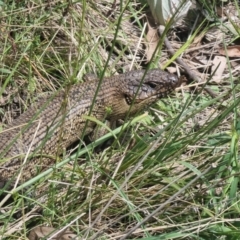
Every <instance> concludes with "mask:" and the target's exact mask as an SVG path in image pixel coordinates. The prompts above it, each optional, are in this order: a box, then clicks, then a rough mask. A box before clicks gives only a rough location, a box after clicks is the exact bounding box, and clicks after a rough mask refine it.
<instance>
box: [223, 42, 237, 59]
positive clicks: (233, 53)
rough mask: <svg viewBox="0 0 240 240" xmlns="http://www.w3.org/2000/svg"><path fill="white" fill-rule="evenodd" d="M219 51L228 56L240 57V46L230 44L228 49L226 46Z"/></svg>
mask: <svg viewBox="0 0 240 240" xmlns="http://www.w3.org/2000/svg"><path fill="white" fill-rule="evenodd" d="M218 52H219V53H220V54H222V55H224V56H228V57H240V46H239V45H235V46H228V47H227V48H226V50H225V49H224V48H220V49H218Z"/></svg>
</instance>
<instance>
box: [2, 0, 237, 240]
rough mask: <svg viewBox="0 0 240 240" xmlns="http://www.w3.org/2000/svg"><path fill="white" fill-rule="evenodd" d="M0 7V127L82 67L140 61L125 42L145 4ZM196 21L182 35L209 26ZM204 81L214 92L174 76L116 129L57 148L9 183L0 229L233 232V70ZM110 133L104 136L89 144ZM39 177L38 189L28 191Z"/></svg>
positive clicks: (114, 234) (123, 67)
mask: <svg viewBox="0 0 240 240" xmlns="http://www.w3.org/2000/svg"><path fill="white" fill-rule="evenodd" d="M233 3H235V2H234V1H233ZM205 4H206V1H205ZM208 4H209V3H208ZM211 4H212V5H211V6H210V5H208V6H209V8H208V11H210V15H211V16H212V15H213V14H214V12H213V9H214V8H213V4H215V3H211ZM0 6H1V10H0V11H1V16H2V17H1V18H0V19H1V21H0V25H1V30H0V31H1V34H0V41H1V45H0V48H1V52H2V54H1V55H0V58H1V61H0V81H1V88H0V96H1V99H0V100H1V101H0V102H1V106H0V107H1V108H0V112H1V120H2V123H3V126H2V128H3V129H4V127H5V126H4V124H7V123H10V122H11V119H12V118H15V117H16V116H18V115H19V114H20V112H23V111H25V110H26V109H27V108H28V107H29V105H31V104H32V103H33V102H34V101H35V100H36V96H39V95H40V96H42V95H44V94H45V92H53V91H56V90H58V89H61V88H64V87H66V86H68V85H71V84H74V83H76V82H81V81H82V76H83V75H84V74H85V73H89V72H93V73H95V74H97V75H98V76H99V77H102V76H103V75H104V76H106V75H107V76H108V75H112V74H115V73H116V72H125V71H128V70H129V69H128V68H127V67H128V66H130V65H131V64H132V63H133V65H134V68H141V65H142V60H143V58H142V53H143V52H144V46H143V45H142V44H140V48H139V49H136V46H137V44H138V42H139V36H141V29H142V28H143V23H142V19H141V17H142V16H143V15H142V14H143V11H145V8H143V5H141V4H138V3H136V2H135V1H131V2H128V1H121V3H120V5H117V7H116V9H115V11H113V12H111V11H110V10H111V9H112V8H113V9H114V5H112V3H111V2H108V1H102V2H101V3H95V2H94V1H78V2H70V1H58V0H56V1H53V2H51V3H49V2H48V1H35V0H33V1H30V2H29V1H11V3H9V4H5V3H4V2H1V1H0ZM109 11H110V13H112V14H113V15H108V14H109ZM211 11H212V12H211ZM133 22H134V24H133ZM205 24H206V23H205V22H204V23H203V24H202V28H199V29H197V34H196V35H194V34H193V37H192V39H191V38H190V39H191V40H194V39H195V38H197V36H199V35H200V34H201V33H202V32H204V33H205V31H206V29H209V28H212V27H213V26H212V25H205ZM235 27H236V26H235ZM206 32H207V31H206ZM231 38H232V39H234V38H236V36H232V35H230V36H228V39H226V40H227V41H231ZM188 44H189V48H190V46H191V42H190V41H188ZM185 49H187V46H186V45H185V46H184V50H185ZM207 50H208V49H207ZM136 51H137V55H135V53H136ZM159 52H161V51H159ZM161 54H162V58H159V55H158V56H156V58H159V59H160V61H161V59H164V57H166V55H164V52H161ZM187 56H188V55H187ZM173 59H174V57H173ZM228 61H229V63H230V60H229V59H228ZM165 63H166V62H164V63H162V65H164V64H165ZM168 64H169V63H168ZM232 70H233V69H232V65H230V64H229V65H228V70H227V71H228V72H230V73H231V72H232ZM208 85H209V87H211V89H213V90H214V91H215V92H216V93H217V97H216V98H214V99H213V98H211V97H210V96H209V95H207V94H206V92H205V91H204V90H203V89H201V87H199V88H198V89H197V90H196V89H195V88H190V87H189V88H188V87H187V86H185V87H183V88H182V89H180V90H179V91H177V92H176V93H175V94H173V95H171V96H169V97H168V98H166V99H164V100H161V101H159V102H158V103H157V104H155V105H154V106H152V107H151V109H148V114H147V113H142V115H138V116H136V117H135V118H133V120H132V121H131V122H126V124H125V128H124V131H123V130H122V128H117V129H115V130H112V132H109V133H108V135H105V136H104V137H103V138H101V139H98V140H97V141H96V142H93V143H90V144H89V145H87V146H86V147H82V149H81V150H79V151H77V152H76V151H75V152H73V153H72V154H71V155H70V153H69V152H66V153H64V155H63V156H62V158H61V159H58V160H57V161H58V162H57V165H56V167H55V168H52V169H49V170H47V171H46V172H44V173H41V174H39V175H38V176H36V177H35V178H34V179H31V180H30V181H29V182H27V183H25V184H22V185H21V186H19V187H18V188H17V190H15V191H14V194H13V200H12V201H10V202H7V204H5V205H4V207H2V208H1V212H0V226H1V229H0V234H1V237H2V238H3V239H4V237H6V239H25V238H26V236H28V234H29V231H30V230H31V229H32V228H33V227H35V226H39V225H44V226H51V227H54V228H56V229H58V230H60V229H63V228H70V230H71V231H72V232H74V233H75V234H77V235H78V237H79V238H80V239H129V238H131V239H145V240H150V239H151V240H153V239H239V232H240V230H239V225H240V218H239V189H238V186H239V172H240V171H239V160H240V158H239V133H240V122H239V101H240V100H239V93H238V92H239V78H235V76H232V75H231V74H230V77H229V78H228V79H226V80H224V81H222V82H221V84H218V85H217V84H216V83H214V82H211V81H210V83H208ZM99 124H101V123H99ZM113 134H114V135H115V136H116V137H115V138H114V140H113V142H112V143H111V145H110V146H109V147H107V148H101V151H94V148H96V147H97V146H98V144H100V143H102V142H106V141H107V139H108V138H109V136H112V135H113ZM84 146H85V145H84ZM46 184H49V191H48V192H47V193H44V194H43V196H42V198H41V199H38V198H35V197H34V193H35V191H37V190H36V189H38V188H39V187H40V186H41V185H46ZM25 186H28V187H27V188H24V187H25ZM61 189H64V191H62V190H61ZM39 208H41V209H42V211H41V212H38V209H39ZM19 212H20V213H21V214H17V213H19ZM33 213H34V214H33ZM19 215H21V217H19ZM128 235H129V236H128Z"/></svg>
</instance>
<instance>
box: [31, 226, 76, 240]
mask: <svg viewBox="0 0 240 240" xmlns="http://www.w3.org/2000/svg"><path fill="white" fill-rule="evenodd" d="M55 233H57V235H55ZM46 236H48V237H49V238H50V236H53V238H51V239H53V240H70V239H78V238H77V235H76V234H74V233H73V232H71V231H70V230H68V229H65V230H63V231H62V230H60V231H59V230H57V229H55V228H52V227H44V226H39V227H35V228H34V229H32V230H31V231H30V233H29V235H28V239H29V240H39V239H41V238H43V237H46Z"/></svg>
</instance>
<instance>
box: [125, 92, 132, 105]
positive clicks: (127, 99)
mask: <svg viewBox="0 0 240 240" xmlns="http://www.w3.org/2000/svg"><path fill="white" fill-rule="evenodd" d="M124 98H125V101H126V103H127V104H128V105H131V104H132V100H131V98H130V97H129V96H128V95H126V94H125V95H124Z"/></svg>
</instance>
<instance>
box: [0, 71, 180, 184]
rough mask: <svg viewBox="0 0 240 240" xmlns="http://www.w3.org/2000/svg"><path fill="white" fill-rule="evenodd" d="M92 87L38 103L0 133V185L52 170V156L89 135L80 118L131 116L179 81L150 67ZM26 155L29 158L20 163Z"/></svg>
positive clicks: (75, 88)
mask: <svg viewBox="0 0 240 240" xmlns="http://www.w3.org/2000/svg"><path fill="white" fill-rule="evenodd" d="M98 84H99V80H97V79H93V80H90V81H87V82H84V83H80V84H76V85H73V86H71V87H70V88H67V89H65V90H61V91H59V92H58V93H56V94H53V95H51V96H49V97H48V98H46V99H39V101H36V103H35V104H33V105H32V106H30V107H29V108H28V110H27V111H25V112H24V113H22V114H21V115H20V116H19V117H18V118H16V119H15V120H13V122H12V123H11V124H10V125H8V126H7V128H6V130H4V131H2V132H1V133H0V186H4V184H5V183H6V182H8V181H9V179H11V181H12V180H14V179H15V177H14V176H17V173H18V172H19V170H20V169H21V168H23V173H24V174H22V175H21V181H20V182H25V181H27V180H29V179H30V178H32V177H33V176H35V175H36V174H37V173H38V172H41V171H43V170H45V169H47V168H49V167H51V166H53V165H54V163H55V162H56V160H55V159H56V156H59V154H61V153H63V150H64V149H66V148H67V147H68V146H69V145H71V144H72V143H73V142H75V141H77V140H79V138H82V137H83V136H85V135H89V134H91V133H93V132H94V129H95V127H96V123H95V122H93V121H89V120H86V119H85V118H84V115H88V116H89V115H90V116H92V117H95V118H96V119H98V120H100V121H104V120H105V119H107V120H109V121H115V120H118V119H123V118H124V117H126V116H127V115H128V116H132V115H133V114H135V113H136V112H138V111H141V110H142V109H144V108H145V107H146V106H148V105H150V104H152V103H154V102H156V101H157V100H158V99H160V98H163V97H166V96H167V95H168V94H169V93H170V92H171V91H173V90H174V89H175V88H176V87H178V86H179V85H180V84H181V80H180V79H179V78H178V77H177V76H176V75H174V74H170V73H168V72H165V71H163V70H161V69H152V70H148V71H145V70H134V71H129V72H126V73H124V74H120V75H115V76H111V77H105V78H104V79H103V81H102V82H101V85H100V87H99V89H98ZM97 89H98V90H99V91H98V92H97V94H96V95H95V93H96V91H97ZM91 106H92V107H91ZM107 109H109V111H107ZM27 154H32V155H33V157H31V158H30V159H25V156H26V155H27ZM49 155H50V156H51V157H50V156H49ZM54 157H55V158H54ZM25 160H26V161H25Z"/></svg>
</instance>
